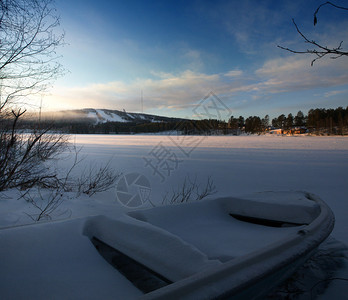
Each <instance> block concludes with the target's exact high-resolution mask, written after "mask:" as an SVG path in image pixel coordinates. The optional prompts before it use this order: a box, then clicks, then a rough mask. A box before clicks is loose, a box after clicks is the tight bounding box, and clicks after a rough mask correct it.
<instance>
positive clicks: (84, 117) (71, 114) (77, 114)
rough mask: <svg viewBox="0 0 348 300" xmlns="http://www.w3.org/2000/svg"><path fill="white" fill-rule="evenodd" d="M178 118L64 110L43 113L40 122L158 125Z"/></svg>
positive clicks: (31, 117)
mask: <svg viewBox="0 0 348 300" xmlns="http://www.w3.org/2000/svg"><path fill="white" fill-rule="evenodd" d="M27 119H29V120H31V121H35V120H38V115H37V114H35V115H33V114H32V115H30V116H28V118H27ZM182 120H183V119H180V118H170V117H164V116H157V115H150V114H144V113H132V112H126V111H120V110H111V109H94V108H85V109H79V110H64V111H57V112H44V113H42V116H41V121H44V122H50V121H51V122H52V121H53V122H55V123H61V122H64V123H92V124H94V125H96V124H103V123H107V122H119V123H136V124H141V123H156V122H157V123H158V122H178V121H182Z"/></svg>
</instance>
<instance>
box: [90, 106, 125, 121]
mask: <svg viewBox="0 0 348 300" xmlns="http://www.w3.org/2000/svg"><path fill="white" fill-rule="evenodd" d="M96 113H97V115H99V116H100V117H101V118H102V119H103V123H105V122H128V121H127V120H125V119H123V118H122V117H121V116H119V115H117V114H115V113H106V112H105V111H104V110H101V109H96ZM99 116H98V117H99Z"/></svg>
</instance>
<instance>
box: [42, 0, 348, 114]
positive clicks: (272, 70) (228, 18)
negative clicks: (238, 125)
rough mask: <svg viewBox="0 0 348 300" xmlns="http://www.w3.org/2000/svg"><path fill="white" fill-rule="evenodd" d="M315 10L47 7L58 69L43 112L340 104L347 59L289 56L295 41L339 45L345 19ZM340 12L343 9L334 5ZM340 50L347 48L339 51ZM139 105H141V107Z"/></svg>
mask: <svg viewBox="0 0 348 300" xmlns="http://www.w3.org/2000/svg"><path fill="white" fill-rule="evenodd" d="M321 3H323V1H318V0H306V1H303V0H291V1H267V0H265V1H258V0H246V1H234V0H230V1H220V0H215V1H208V0H207V1H199V0H186V1H181V0H167V1H166V0H162V1H145V0H143V1H138V0H130V1H123V0H122V1H121V0H115V1H107V0H99V1H95V0H74V1H71V0H59V1H56V7H57V10H58V14H59V15H60V18H61V28H62V29H63V30H64V31H65V42H66V45H64V47H61V48H60V49H58V53H59V54H60V55H61V56H62V57H61V59H60V62H61V63H62V64H63V66H64V68H65V69H66V70H67V72H66V74H65V75H64V76H63V77H61V78H59V79H58V80H57V81H56V82H55V83H54V85H53V87H52V88H51V90H50V92H49V93H48V94H47V95H46V96H45V97H44V98H43V109H44V110H46V111H49V110H63V109H82V108H105V109H117V110H126V111H128V112H142V111H143V112H144V113H149V114H158V115H164V116H175V117H191V118H194V117H195V108H196V107H197V105H199V104H200V103H202V101H203V100H204V98H205V97H206V96H207V95H212V93H213V94H214V95H215V96H216V97H217V98H218V99H219V101H220V102H221V103H222V104H223V105H224V106H223V107H225V108H226V109H227V108H228V112H229V113H230V114H232V115H233V116H240V115H242V116H244V117H248V116H250V115H257V116H260V117H263V116H265V115H266V114H268V115H270V116H271V117H274V116H278V115H279V114H282V113H284V114H288V113H293V114H296V113H297V112H298V111H299V110H302V111H303V112H304V113H307V112H308V110H309V109H310V108H319V107H320V108H336V107H338V106H343V107H346V106H347V105H348V97H347V96H348V58H345V57H342V58H339V59H330V58H326V59H321V60H318V61H316V62H315V63H314V65H313V66H311V61H312V59H313V57H311V56H307V55H300V54H297V55H295V54H292V53H289V52H287V51H284V50H281V49H279V48H278V47H277V45H281V46H285V47H291V48H293V49H297V50H305V49H307V48H308V47H309V45H306V44H305V43H304V42H303V40H302V39H301V37H300V36H299V35H298V33H297V32H296V29H295V27H294V25H293V23H292V18H294V19H295V21H296V23H297V24H298V26H299V28H300V29H301V30H302V31H303V32H304V33H305V34H306V35H307V36H308V37H309V38H310V39H315V40H316V41H319V42H322V43H323V44H325V45H329V46H333V47H336V46H337V45H338V44H339V42H340V41H342V40H343V41H344V43H343V48H345V47H346V45H347V43H348V38H347V36H348V35H347V33H348V26H347V25H348V12H347V11H342V10H338V9H336V8H333V7H330V6H324V7H322V8H321V9H320V11H319V13H318V24H317V25H316V26H315V27H314V26H313V13H314V11H315V10H316V8H317V7H318V5H320V4H321ZM335 3H336V4H338V5H342V6H344V5H346V6H348V3H347V1H342V0H341V1H336V2H335ZM345 49H347V48H345ZM141 99H143V101H141Z"/></svg>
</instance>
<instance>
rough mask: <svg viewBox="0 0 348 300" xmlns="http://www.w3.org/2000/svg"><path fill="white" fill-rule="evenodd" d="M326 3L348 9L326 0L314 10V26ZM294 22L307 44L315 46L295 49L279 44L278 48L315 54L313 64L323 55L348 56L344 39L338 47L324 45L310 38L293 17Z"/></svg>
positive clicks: (331, 56)
mask: <svg viewBox="0 0 348 300" xmlns="http://www.w3.org/2000/svg"><path fill="white" fill-rule="evenodd" d="M324 5H331V6H333V7H335V8H338V9H342V10H348V8H346V7H342V6H338V5H335V4H333V3H332V2H325V3H323V4H321V5H319V7H318V8H317V9H316V11H315V12H314V26H315V25H316V24H317V14H318V12H319V9H320V8H321V7H323V6H324ZM292 22H293V24H294V26H295V28H296V31H297V33H298V34H299V35H300V36H301V38H302V39H303V40H304V42H305V43H306V44H309V45H311V46H312V47H313V48H311V49H306V50H294V49H291V48H288V47H283V46H280V45H278V46H277V47H278V48H280V49H282V50H286V51H288V52H291V53H295V54H310V55H314V56H315V58H314V59H313V60H312V61H311V66H313V64H314V63H315V62H316V61H317V60H319V59H321V58H323V57H325V56H327V55H328V56H329V57H330V58H331V59H337V58H340V57H342V56H348V51H345V50H343V47H342V44H343V41H341V42H339V43H338V46H337V47H328V46H323V45H322V44H321V43H319V42H316V41H315V40H311V39H309V38H308V37H307V36H306V35H305V34H304V33H303V32H302V31H301V30H300V29H299V27H298V26H297V24H296V22H295V20H294V19H292Z"/></svg>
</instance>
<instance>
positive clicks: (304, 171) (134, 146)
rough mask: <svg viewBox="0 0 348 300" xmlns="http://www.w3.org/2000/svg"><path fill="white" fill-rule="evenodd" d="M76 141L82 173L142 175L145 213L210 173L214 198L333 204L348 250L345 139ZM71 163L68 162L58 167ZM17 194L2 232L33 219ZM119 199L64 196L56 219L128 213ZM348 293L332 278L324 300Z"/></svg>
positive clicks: (3, 202) (4, 203) (0, 206)
mask: <svg viewBox="0 0 348 300" xmlns="http://www.w3.org/2000/svg"><path fill="white" fill-rule="evenodd" d="M71 141H72V142H73V143H75V144H76V146H77V147H78V148H79V147H82V150H81V152H80V155H81V156H85V159H84V161H83V163H82V164H81V166H80V168H81V167H82V166H83V164H85V165H86V164H88V163H90V162H92V163H99V162H103V163H107V162H110V166H112V167H113V168H115V169H116V170H118V171H119V172H122V174H123V175H127V174H131V173H137V174H141V175H143V176H145V178H147V180H148V181H149V185H150V189H151V194H150V195H149V198H148V199H147V198H146V199H145V200H144V201H145V202H144V203H143V205H142V206H141V207H142V208H143V207H151V205H156V206H157V205H161V202H162V199H163V196H164V195H165V193H166V192H170V191H171V190H172V189H173V188H174V189H175V188H177V187H180V185H182V183H183V181H184V179H185V177H187V176H188V177H189V178H190V179H191V180H194V179H195V178H196V180H197V183H198V184H200V185H201V186H202V187H203V186H204V185H205V182H206V180H207V178H208V177H209V176H210V177H211V179H212V180H213V181H214V184H215V186H216V190H217V193H216V194H215V195H214V196H211V197H218V196H242V195H245V194H250V193H255V192H263V191H308V192H310V193H313V194H316V195H318V196H319V197H320V198H321V199H323V200H324V201H325V202H326V203H327V204H328V205H329V206H330V207H331V209H332V210H333V212H334V214H335V217H336V225H335V228H334V230H333V233H332V237H333V238H334V239H335V240H338V241H341V242H343V243H345V244H347V245H348V234H347V232H348V219H347V213H348V172H347V170H348V138H347V137H313V136H291V137H290V136H286V137H283V136H207V137H181V138H180V137H175V136H163V135H159V136H151V135H76V136H72V137H71ZM69 163H70V162H69V160H64V161H61V162H60V165H61V166H62V167H64V166H65V165H66V166H68V164H69ZM12 197H14V192H8V193H4V194H3V195H2V197H1V198H0V227H3V228H4V227H10V226H16V225H21V224H27V223H30V222H32V221H31V219H30V218H29V217H28V215H27V214H30V213H33V208H32V207H30V205H29V204H28V203H26V202H25V201H24V200H23V199H21V200H13V199H12ZM118 199H119V198H117V187H116V188H115V189H112V190H109V191H108V192H103V193H100V194H97V195H95V196H93V197H91V198H89V197H87V196H84V197H80V198H79V199H73V198H72V199H66V201H65V202H64V203H63V204H62V205H61V206H60V207H59V209H57V210H56V211H55V212H54V213H53V214H52V218H53V219H60V218H75V217H81V216H90V215H99V214H104V215H108V216H110V217H114V216H117V215H120V214H121V213H122V212H124V211H128V210H129V208H127V207H125V206H123V205H121V204H120V202H119V201H118ZM151 203H152V204H151ZM57 231H58V232H59V230H57ZM57 234H59V233H57ZM38 264H40V263H39V262H38ZM33 266H34V265H33ZM41 268H42V266H41ZM42 269H43V271H44V268H42ZM22 272H23V270H22ZM339 272H340V273H338V274H336V276H338V277H345V278H348V270H347V268H341V269H340V270H339ZM344 291H348V285H347V283H345V282H342V281H334V282H332V283H331V284H330V286H329V288H328V290H327V291H326V293H325V294H324V296H322V297H321V298H320V299H329V298H331V299H332V298H335V299H347V298H344V297H347V296H345V295H346V294H348V293H345V292H344Z"/></svg>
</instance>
